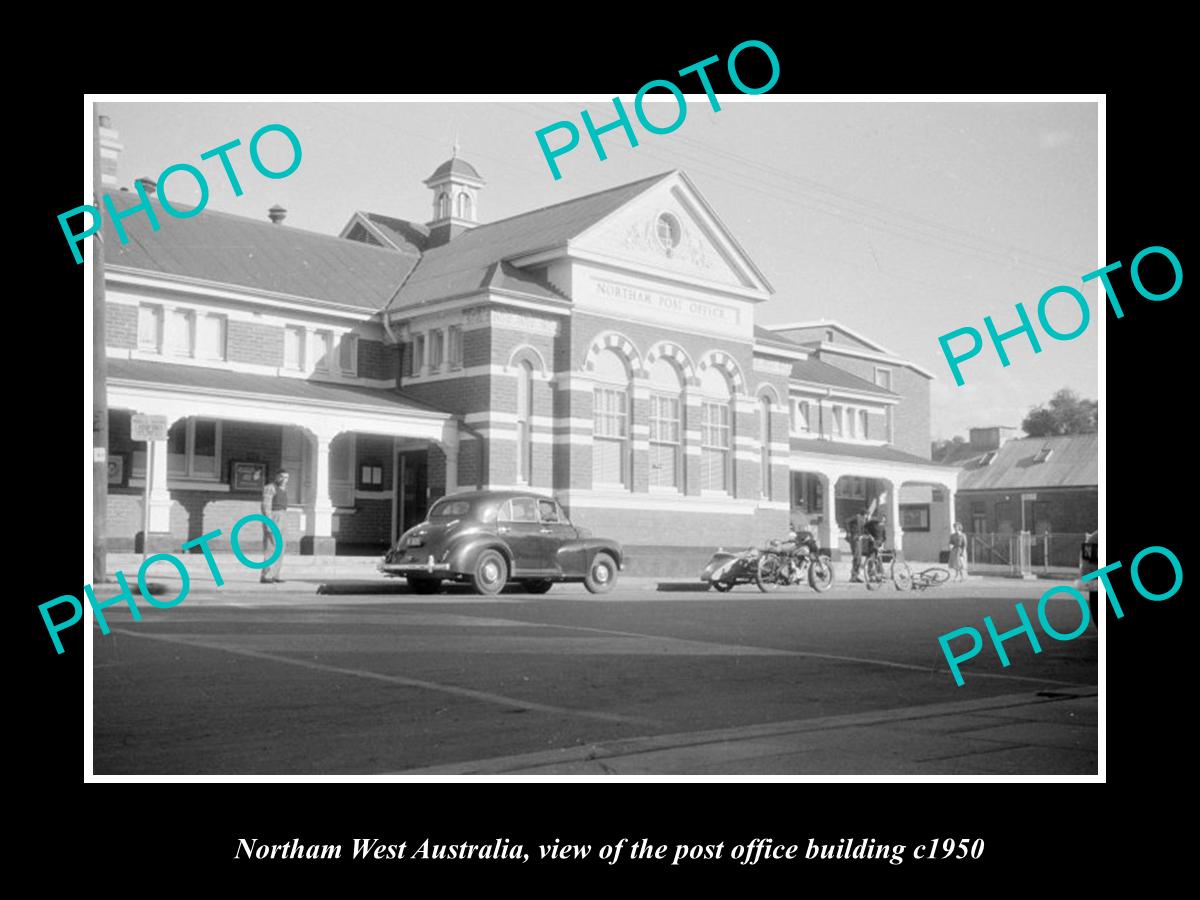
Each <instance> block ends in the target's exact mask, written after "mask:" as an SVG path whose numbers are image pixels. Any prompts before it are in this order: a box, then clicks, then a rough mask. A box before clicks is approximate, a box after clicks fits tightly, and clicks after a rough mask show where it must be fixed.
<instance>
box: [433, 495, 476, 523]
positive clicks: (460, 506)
mask: <svg viewBox="0 0 1200 900" xmlns="http://www.w3.org/2000/svg"><path fill="white" fill-rule="evenodd" d="M470 512H471V503H470V501H467V500H442V501H441V502H440V503H435V504H434V505H433V509H431V510H430V511H429V519H430V521H432V520H434V519H462V518H465V517H466V516H468V515H469V514H470Z"/></svg>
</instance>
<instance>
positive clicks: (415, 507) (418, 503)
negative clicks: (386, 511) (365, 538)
mask: <svg viewBox="0 0 1200 900" xmlns="http://www.w3.org/2000/svg"><path fill="white" fill-rule="evenodd" d="M396 474H397V483H398V484H399V490H398V491H397V492H396V504H397V508H396V524H397V525H398V526H399V534H403V533H404V532H406V531H408V529H410V528H412V527H413V526H414V525H418V524H420V523H421V522H424V521H425V514H426V513H428V512H429V451H428V450H425V449H422V450H405V451H403V452H400V453H397V454H396ZM399 534H396V535H393V536H392V540H395V539H396V538H397V537H399Z"/></svg>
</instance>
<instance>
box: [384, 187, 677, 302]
mask: <svg viewBox="0 0 1200 900" xmlns="http://www.w3.org/2000/svg"><path fill="white" fill-rule="evenodd" d="M671 174H672V173H670V172H663V173H662V174H659V175H654V176H651V177H650V178H643V179H641V180H640V181H633V182H630V183H629V184H622V185H620V186H618V187H615V188H609V189H608V190H606V191H600V192H598V193H595V194H588V195H586V196H584V197H576V198H575V199H574V200H565V201H563V202H562V203H556V204H554V205H553V206H545V207H542V208H541V209H535V210H532V211H530V212H527V213H522V214H521V215H518V216H512V217H511V218H508V219H501V220H500V221H498V222H489V223H487V224H486V225H479V226H478V227H476V228H472V229H470V230H469V231H464V232H463V233H462V234H460V235H458V236H457V237H455V238H454V240H452V241H450V242H449V243H448V244H443V245H441V246H439V247H433V248H431V249H429V250H427V251H426V252H425V254H424V255H423V256H422V257H421V262H420V264H419V265H418V266H417V267H416V270H415V271H414V272H413V273H412V276H411V277H410V278H409V279H408V281H406V282H405V283H404V287H403V289H402V290H401V291H400V293H399V294H398V295H397V296H396V299H395V300H394V301H393V302H392V303H391V304H390V305H389V306H388V308H389V309H391V310H398V309H402V308H403V307H406V306H413V305H416V304H420V303H428V302H431V301H434V300H440V299H442V298H444V297H454V296H458V295H461V294H466V293H470V292H472V291H475V290H477V289H478V288H479V287H480V286H481V285H482V284H484V283H485V279H486V278H487V277H488V272H489V270H490V269H491V267H492V266H493V265H494V264H495V263H498V262H502V261H504V260H508V259H512V258H514V257H518V256H522V255H524V254H526V253H532V252H533V251H535V250H542V249H544V248H549V247H556V246H560V245H562V244H563V243H565V242H566V241H568V240H569V239H571V238H573V237H575V236H576V235H578V234H580V233H581V232H583V231H585V230H587V229H588V228H590V227H591V226H592V225H595V224H596V223H597V222H599V221H600V220H601V219H603V218H604V217H605V216H607V215H609V214H610V213H613V212H615V211H616V210H618V209H620V208H621V207H622V206H623V205H624V204H625V203H627V202H629V201H630V200H631V199H633V198H634V197H636V196H637V195H638V194H640V193H642V192H643V191H645V190H646V189H648V188H649V187H651V186H652V185H654V184H656V183H658V182H660V181H662V180H663V179H665V178H667V177H669V176H670V175H671ZM372 221H374V219H372ZM514 271H515V270H514ZM524 277H525V278H526V279H529V276H528V275H526V276H524ZM530 282H531V283H533V282H532V279H530ZM544 287H545V286H544ZM547 289H548V290H549V288H548V287H547ZM553 296H556V297H557V296H558V294H557V292H554V293H553Z"/></svg>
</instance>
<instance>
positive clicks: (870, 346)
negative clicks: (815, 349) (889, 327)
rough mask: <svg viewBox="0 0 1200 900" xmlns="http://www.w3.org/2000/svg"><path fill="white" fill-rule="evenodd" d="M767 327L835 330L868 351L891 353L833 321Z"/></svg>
mask: <svg viewBox="0 0 1200 900" xmlns="http://www.w3.org/2000/svg"><path fill="white" fill-rule="evenodd" d="M768 327H769V328H770V330H771V331H807V330H809V329H822V328H835V329H837V330H838V331H840V332H842V334H845V335H847V336H848V337H852V338H854V340H856V341H859V342H860V343H862V344H863V345H864V346H866V347H867V348H868V349H870V350H874V351H876V352H878V353H887V354H889V355H891V353H892V351H890V350H888V349H887V348H886V347H883V346H881V345H880V344H877V343H876V342H875V341H873V340H871V339H870V338H868V337H865V336H863V335H861V334H859V333H858V332H857V331H854V330H853V329H851V328H848V327H846V326H845V325H843V324H842V323H841V322H838V321H836V320H834V319H813V320H812V321H811V322H789V323H788V324H786V325H771V326H768ZM820 342H821V338H815V339H813V340H808V341H805V342H804V343H805V344H818V343H820Z"/></svg>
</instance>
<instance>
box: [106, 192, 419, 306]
mask: <svg viewBox="0 0 1200 900" xmlns="http://www.w3.org/2000/svg"><path fill="white" fill-rule="evenodd" d="M109 196H110V197H111V198H112V201H113V205H114V206H115V207H116V208H117V209H118V210H119V211H123V210H127V209H129V208H130V207H133V206H135V205H136V204H137V203H138V202H139V201H138V195H137V194H136V193H134V192H131V191H117V192H114V193H111V194H109ZM156 213H157V218H158V222H159V228H158V230H157V231H155V230H153V229H152V228H151V226H150V222H149V219H148V218H147V217H146V215H145V214H143V213H137V214H134V215H131V216H130V217H129V218H127V219H125V220H123V222H122V225H123V226H124V228H125V231H126V233H127V236H128V238H129V242H128V243H126V244H122V243H121V242H120V240H119V239H118V238H117V234H116V232H115V230H114V229H113V226H112V223H111V221H110V217H108V216H105V218H104V259H105V262H106V263H107V264H109V265H118V266H128V267H130V268H134V269H142V270H147V271H151V272H162V273H165V274H169V275H182V276H184V277H187V278H196V279H201V280H204V281H212V282H218V283H221V284H228V285H236V286H240V287H246V288H251V289H254V290H262V291H271V292H275V293H280V294H288V295H290V296H293V297H299V298H306V299H312V300H316V301H326V302H331V303H338V304H342V305H344V306H350V307H354V308H356V309H362V310H367V311H370V312H376V311H378V310H380V309H382V308H383V307H384V306H385V305H386V304H387V302H388V300H390V299H391V298H392V296H393V295H394V294H395V292H396V288H397V287H399V286H400V284H401V283H402V282H403V281H404V278H405V276H406V275H408V273H409V272H411V271H412V269H413V267H414V266H415V265H416V261H417V257H416V256H412V255H408V254H404V253H397V252H396V251H394V250H389V249H384V248H382V247H375V246H372V245H370V244H365V243H362V242H359V241H349V240H344V239H342V238H339V237H334V236H332V235H328V234H317V233H315V232H312V231H303V230H301V229H299V228H292V227H289V226H286V225H276V224H274V223H272V222H269V221H267V220H265V219H263V220H258V219H248V218H246V217H245V216H235V215H231V214H229V213H225V212H220V211H219V210H214V209H205V210H204V211H203V212H202V213H200V214H199V215H196V216H192V217H190V218H187V219H177V218H174V217H173V216H169V215H167V214H166V213H165V212H163V211H161V210H156Z"/></svg>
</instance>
